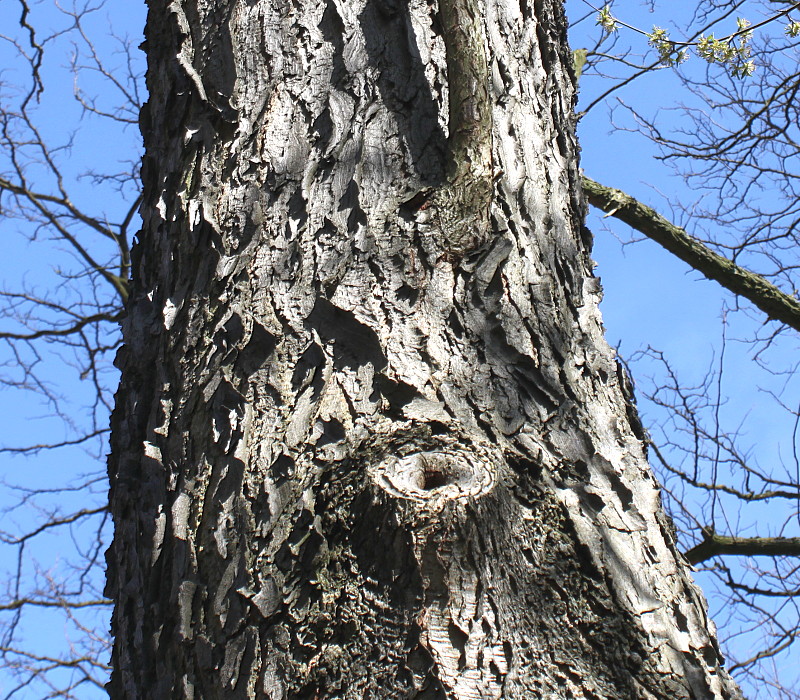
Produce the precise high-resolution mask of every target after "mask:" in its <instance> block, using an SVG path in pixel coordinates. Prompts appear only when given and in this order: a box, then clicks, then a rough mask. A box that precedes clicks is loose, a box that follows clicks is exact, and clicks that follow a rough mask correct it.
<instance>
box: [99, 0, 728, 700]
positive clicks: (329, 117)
mask: <svg viewBox="0 0 800 700" xmlns="http://www.w3.org/2000/svg"><path fill="white" fill-rule="evenodd" d="M445 4H446V6H445ZM459 12H466V13H467V15H470V16H471V21H472V22H473V24H472V25H470V26H471V27H472V28H471V29H469V31H466V30H465V36H466V39H465V40H466V42H467V44H468V45H469V44H470V42H472V43H473V45H474V43H475V42H479V43H480V42H482V43H485V47H483V53H481V54H480V55H478V54H476V55H474V56H473V58H474V60H473V61H472V62H471V63H470V64H469V65H468V66H467V68H469V70H473V69H474V71H475V74H474V77H473V78H470V77H469V76H468V75H467V74H468V73H469V70H468V71H462V73H461V74H459V75H460V76H461V78H459V80H461V79H462V78H463V79H465V80H468V81H469V80H472V81H473V84H474V89H473V90H472V93H470V91H469V90H467V91H466V92H463V86H460V87H459V88H458V89H459V90H462V93H459V94H461V97H459V99H458V100H454V99H451V95H449V94H448V84H449V80H448V75H450V78H451V82H456V73H455V71H456V70H458V67H457V66H454V65H453V62H454V60H455V59H454V58H453V54H452V52H451V48H452V46H454V45H455V46H456V49H457V45H458V41H456V42H455V44H453V43H452V41H451V39H452V37H450V36H445V35H446V34H447V33H448V32H449V31H451V29H449V28H448V26H447V23H448V22H450V23H451V25H452V17H453V16H454V13H455V16H458V13H459ZM447 18H449V19H447ZM445 20H446V21H445ZM464 22H465V20H463V19H462V20H458V21H456V25H457V26H458V27H463V26H465V25H464ZM475 37H478V38H477V39H476V38H475ZM448 42H450V43H448ZM146 49H147V53H148V56H149V71H148V87H149V89H150V95H151V96H150V101H149V103H148V105H147V106H146V107H145V109H144V111H143V113H142V131H143V134H144V137H145V146H146V155H145V159H144V163H143V180H144V186H145V190H144V191H145V194H144V205H143V209H142V212H143V219H144V223H143V229H142V231H141V233H140V240H139V243H138V245H137V246H136V249H135V253H134V282H133V286H132V292H131V299H130V302H129V307H128V308H129V314H128V318H127V320H126V322H125V328H124V334H125V343H126V345H125V347H124V348H123V349H122V350H121V351H120V354H119V357H118V364H119V366H120V368H121V369H122V373H123V379H122V384H121V387H120V390H119V394H118V397H117V408H116V410H115V412H114V415H113V418H112V429H113V439H112V455H111V457H110V462H109V465H110V466H109V470H110V477H111V484H112V490H111V507H112V511H113V516H114V521H115V524H116V533H115V538H114V542H113V544H112V546H111V548H110V550H109V553H108V564H109V578H108V594H109V595H110V596H111V597H113V598H114V600H115V601H116V607H115V612H114V617H113V634H114V636H115V642H114V651H113V666H114V671H113V675H112V679H111V682H110V685H109V688H110V692H111V695H112V697H113V698H125V699H133V698H137V699H144V698H147V699H151V698H204V699H214V698H269V699H270V700H278V699H288V698H292V699H294V698H301V699H308V700H313V699H318V700H319V699H322V698H345V699H356V698H358V699H361V698H370V699H372V698H428V699H434V698H453V699H458V700H461V699H467V698H470V699H474V698H653V699H656V698H658V699H661V698H663V699H665V700H666V699H669V700H676V699H680V698H697V699H700V698H703V699H705V698H736V697H740V696H739V693H738V690H737V689H736V687H735V685H734V684H733V683H732V681H731V680H730V678H729V677H728V676H727V674H726V673H725V671H724V670H723V669H722V668H721V658H720V654H719V651H718V649H717V646H716V642H715V640H714V634H713V625H712V623H711V622H710V621H709V620H708V618H707V616H706V607H705V603H704V601H703V599H702V597H701V595H700V593H699V592H698V590H697V588H696V587H695V585H694V584H693V583H692V581H691V579H690V576H689V573H688V571H687V567H686V564H685V562H684V561H683V560H682V558H681V557H680V555H679V554H677V553H676V549H675V542H674V535H673V532H672V529H671V525H670V523H669V522H668V520H667V519H666V517H665V515H664V513H663V511H662V509H661V504H660V499H659V492H658V488H657V486H656V484H655V483H654V480H653V477H652V475H651V472H650V470H649V467H648V465H647V463H646V460H645V456H644V454H643V447H642V444H641V442H640V441H639V439H637V436H636V434H635V432H634V429H633V428H632V427H631V419H629V418H628V415H629V406H628V405H627V403H626V401H625V398H624V395H623V392H622V390H621V388H620V383H619V379H618V374H617V371H616V367H615V361H614V357H613V352H612V351H611V350H610V349H609V347H608V346H607V345H606V343H605V341H604V340H603V335H602V327H601V322H600V316H599V313H598V309H597V303H598V299H599V296H600V290H599V285H598V282H597V280H596V279H595V278H594V277H593V276H592V273H591V260H590V258H589V247H590V236H589V234H588V232H587V231H586V230H585V229H584V228H583V224H582V221H583V215H584V205H583V202H582V199H581V187H580V177H579V171H578V152H577V146H576V142H575V137H574V133H573V125H572V110H573V86H572V82H571V79H570V77H569V76H570V72H569V65H570V61H571V56H570V53H569V51H568V49H567V46H566V41H565V21H564V17H563V15H562V10H561V5H560V2H558V1H557V0H536V1H535V2H532V3H530V4H529V3H528V2H526V0H442V6H441V7H440V6H439V5H437V3H436V2H435V0H410V1H409V2H404V1H402V0H303V2H297V1H293V0H173V1H172V2H167V1H166V0H151V1H150V13H149V18H148V25H147V41H146ZM448 56H449V57H448ZM481 61H483V64H481ZM481 65H484V66H485V68H481ZM482 71H483V77H484V78H485V82H484V83H481V75H482V73H481V72H482ZM465 75H467V77H466V78H464V76H465ZM481 91H483V93H482V92H481ZM481 94H485V95H486V98H485V99H483V98H481V97H480V95H481ZM470 95H472V96H476V97H475V102H474V104H472V103H470ZM454 104H455V105H456V108H454V106H453V105H454ZM458 105H461V106H462V107H463V109H461V110H459V109H457V107H458ZM471 105H472V106H471ZM487 105H488V110H487ZM472 107H474V109H472ZM454 109H455V112H454ZM459 115H460V116H459ZM470 119H472V122H470ZM482 124H483V125H487V124H488V128H489V129H490V132H488V134H487V132H486V130H485V129H483V127H482V126H481V125H482ZM469 129H473V132H472V133H473V134H475V135H476V136H475V138H476V139H477V141H472V140H470V138H468V136H469V134H468V133H467V132H469ZM482 129H483V131H482ZM449 131H450V132H453V133H450V134H448V132H449ZM456 132H458V133H456ZM464 134H466V135H467V137H466V138H465V137H464ZM487 144H488V146H487ZM459 149H461V152H462V153H467V154H468V156H467V157H468V158H469V159H470V162H469V164H468V165H466V166H464V165H463V163H461V165H459V167H458V168H457V167H455V165H454V158H455V154H456V153H457V152H459ZM469 154H471V155H469ZM459 178H461V179H459ZM463 178H466V179H467V180H468V181H469V182H470V183H472V184H470V186H469V187H467V188H466V189H464V190H462V194H458V196H451V195H452V192H453V190H452V188H453V186H454V185H458V183H459V182H463ZM475 183H478V184H477V185H476V184H475ZM480 183H483V185H481V184H480ZM487 183H488V187H489V189H488V190H486V188H485V187H486V185H487ZM482 187H483V188H484V189H481V188H482ZM448 188H450V189H449V190H448ZM464 192H467V194H463V193H464ZM487 192H488V194H487ZM476 193H477V194H476ZM459 198H460V199H461V200H462V201H463V202H466V203H465V205H464V206H465V211H466V214H465V215H464V216H462V214H464V211H461V210H459V208H458V207H459V206H460V205H459V203H458V202H459ZM476 202H477V204H476V205H475V206H472V204H475V203H476ZM471 203H472V204H471ZM470 206H472V209H470ZM481 207H486V209H485V214H484V213H482V212H484V209H481ZM484 217H485V218H484ZM459 221H462V224H459ZM459 227H461V228H459ZM634 422H635V421H634Z"/></svg>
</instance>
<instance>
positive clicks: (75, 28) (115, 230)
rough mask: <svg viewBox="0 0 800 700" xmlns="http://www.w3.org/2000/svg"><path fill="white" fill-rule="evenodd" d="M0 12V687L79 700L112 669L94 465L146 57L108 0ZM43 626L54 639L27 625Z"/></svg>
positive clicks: (132, 223)
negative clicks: (98, 145) (120, 33)
mask: <svg viewBox="0 0 800 700" xmlns="http://www.w3.org/2000/svg"><path fill="white" fill-rule="evenodd" d="M45 10H47V12H45ZM0 14H2V15H3V19H4V21H3V27H4V30H5V32H6V33H5V34H4V35H2V37H1V38H2V47H0V50H2V52H3V53H2V55H3V56H4V65H6V66H7V70H6V71H5V72H4V74H3V82H2V83H0V222H1V223H2V230H3V233H4V242H5V244H6V251H7V253H8V252H11V257H7V258H6V263H5V269H4V275H3V276H4V280H5V281H4V286H3V288H2V289H0V315H1V317H2V323H1V325H0V342H1V343H2V374H0V382H2V386H3V387H4V388H5V393H6V397H7V405H9V406H10V405H13V404H16V405H17V406H18V407H19V409H18V410H19V414H18V415H13V416H12V415H9V416H8V422H7V424H6V430H5V431H4V435H3V438H4V441H3V445H2V447H0V453H2V454H3V455H4V456H5V459H6V460H8V464H9V465H11V464H15V465H16V466H17V468H16V469H13V470H12V469H9V470H8V472H7V473H8V475H9V476H8V477H7V478H10V480H9V481H6V482H4V484H3V488H4V496H3V501H2V502H3V526H2V531H0V542H2V551H3V560H4V562H8V564H9V565H10V566H9V568H8V569H7V570H6V571H5V572H4V573H5V578H6V585H5V586H4V588H3V590H2V592H0V654H1V655H2V667H3V674H2V677H0V678H1V680H0V688H2V695H3V697H33V696H36V697H83V698H85V697H89V695H87V693H90V692H91V691H90V690H89V689H90V688H95V689H97V691H98V692H101V691H102V688H103V685H104V683H105V681H106V677H107V673H108V664H107V657H108V644H109V643H108V638H107V628H108V614H109V601H108V600H107V599H106V598H105V597H104V595H103V593H102V587H103V579H104V568H105V567H104V550H105V548H106V547H107V544H108V535H109V522H108V517H107V513H108V502H107V480H106V476H105V473H104V469H103V466H102V464H103V459H104V455H105V453H106V452H107V434H108V428H107V424H108V414H109V411H110V409H111V405H112V393H113V391H114V387H115V384H116V382H117V381H118V379H117V378H118V373H117V371H116V370H115V369H114V368H113V367H112V364H111V363H112V360H113V355H114V353H115V352H116V349H117V346H118V345H119V326H118V324H119V321H120V319H121V317H122V309H123V305H124V303H125V300H126V298H127V294H128V291H127V290H128V277H129V268H130V238H131V233H132V228H135V227H136V226H138V218H137V216H136V211H137V209H138V205H139V179H138V163H137V147H136V142H137V140H138V139H137V132H136V129H135V126H134V125H135V124H137V122H138V110H139V102H140V95H139V93H138V90H139V79H140V78H139V70H140V67H139V64H140V63H141V61H140V60H139V58H138V57H137V56H136V55H135V54H134V53H132V47H131V42H130V41H129V40H128V39H126V38H121V37H117V36H115V35H114V34H113V30H110V28H109V25H108V17H107V15H106V12H105V10H104V9H103V4H102V3H91V2H86V3H74V4H73V5H72V6H71V7H70V8H66V7H60V8H58V10H57V11H56V10H54V9H53V8H38V7H36V6H31V5H29V4H28V2H27V1H26V0H19V2H17V3H16V5H14V3H5V4H4V6H3V8H2V9H1V10H0ZM48 27H52V29H48ZM109 32H111V33H109ZM97 37H102V44H103V45H102V46H98V45H97V44H96V43H95V39H96V38H97ZM5 58H7V59H8V60H7V63H6V62H5ZM63 62H67V65H64V66H62V67H59V63H63ZM59 71H60V72H59ZM70 74H71V77H72V79H73V80H74V83H73V86H71V87H72V90H71V92H72V94H71V95H70V94H69V92H70V90H69V87H70V86H69V83H67V88H68V90H67V91H66V92H67V94H65V90H64V87H65V85H64V78H65V77H67V78H68V79H69V76H70ZM130 127H133V128H130ZM87 140H91V141H95V142H96V141H97V140H106V143H107V145H106V147H105V148H104V151H105V156H106V157H105V158H104V159H103V160H102V161H100V160H98V159H96V158H95V159H94V160H93V161H92V162H87V160H86V157H85V156H84V155H83V153H84V152H85V151H86V150H87ZM88 150H89V151H91V149H88ZM32 420H36V424H37V426H38V427H37V429H36V430H35V431H33V430H31V429H29V428H26V427H25V426H24V423H25V422H27V421H32ZM11 426H17V427H15V428H11ZM27 435H34V437H24V436H27ZM12 459H14V461H13V462H12V461H11V460H12ZM21 465H24V470H20V469H19V466H21ZM12 471H13V473H14V476H11V474H12ZM41 626H46V627H47V628H49V629H51V630H54V631H55V630H58V633H57V634H49V635H41V634H36V633H34V632H33V630H35V629H37V628H39V627H41Z"/></svg>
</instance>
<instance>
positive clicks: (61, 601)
mask: <svg viewBox="0 0 800 700" xmlns="http://www.w3.org/2000/svg"><path fill="white" fill-rule="evenodd" d="M24 19H25V16H23V20H24ZM34 36H35V35H34ZM42 36H43V35H42ZM42 36H40V37H39V39H40V41H39V42H38V43H40V44H45V43H46V42H43V41H41V39H42ZM23 37H25V38H27V36H26V35H23ZM35 43H36V42H35ZM30 55H31V57H32V59H33V63H32V65H34V66H35V63H36V57H37V55H38V54H37V53H36V52H35V51H31V52H30ZM32 75H35V73H32ZM589 75H591V71H589ZM119 76H120V74H119V73H114V75H113V76H112V77H114V78H115V79H117V80H119ZM585 81H586V78H584V79H583V81H582V86H584V84H588V83H585ZM584 89H586V88H585V87H584ZM129 94H133V93H129ZM20 99H22V98H20ZM84 101H85V100H84ZM88 106H90V107H92V106H94V107H96V106H97V103H94V104H92V103H88ZM97 111H98V112H106V113H108V112H110V110H109V109H108V108H104V109H103V108H101V109H98V110H97ZM50 143H53V142H50ZM50 150H52V151H54V152H56V149H53V148H51V149H50ZM38 189H39V190H45V191H47V192H50V191H51V190H46V189H45V187H40V188H38ZM7 193H8V191H7ZM134 198H135V195H134ZM6 201H8V200H6ZM129 201H131V202H132V201H133V200H132V199H129ZM417 204H419V202H415V203H413V206H416V205H417ZM420 207H421V208H422V207H424V208H422V211H423V212H424V211H427V210H428V208H429V207H426V206H425V202H423V203H422V204H421V205H420ZM84 210H85V208H84ZM88 218H89V219H98V220H102V219H103V218H105V217H98V216H95V217H88ZM125 218H126V216H124V215H123V216H121V217H120V220H121V221H124V220H125ZM128 221H130V219H128ZM128 226H129V224H128V223H126V224H125V227H124V228H127V227H128ZM72 230H74V229H72ZM112 230H114V231H115V232H116V231H118V230H119V229H118V228H116V229H115V228H112ZM93 245H97V244H96V243H94V244H93ZM92 251H94V248H92ZM88 269H89V270H91V271H92V274H94V275H95V276H97V277H98V278H103V275H102V271H106V272H107V271H108V270H109V269H113V270H114V273H115V274H118V273H117V270H119V269H120V268H119V266H118V262H117V263H115V264H114V265H111V266H109V265H106V264H105V263H104V264H102V265H95V266H89V268H88ZM84 279H86V277H85V276H84ZM97 286H98V287H101V286H102V284H99V285H97ZM112 307H113V304H112ZM70 308H73V305H70ZM93 313H94V312H92V311H90V310H88V309H87V311H86V313H84V314H83V316H84V318H87V319H88V321H87V327H89V328H91V327H93V325H92V324H93V321H94V320H103V319H92V318H91V317H92V314H93ZM113 313H114V312H112V313H111V314H110V315H113ZM103 318H105V317H103ZM48 323H49V321H48ZM73 325H74V324H73ZM45 327H46V325H45ZM40 328H41V326H37V327H36V328H34V329H33V331H34V332H36V330H38V329H40ZM78 330H80V329H78ZM100 345H101V344H98V346H100ZM108 345H113V341H112V342H109V343H108ZM622 376H623V378H624V375H622ZM705 395H708V392H706V394H705ZM101 424H102V419H101ZM75 437H77V436H76V435H73V436H72V439H75ZM100 449H101V450H103V449H104V448H102V447H101V448H100ZM59 500H60V501H62V502H63V500H64V497H63V495H62V496H59ZM100 503H102V502H100ZM78 510H85V509H83V508H78V509H76V511H78ZM58 519H59V520H63V521H65V522H69V520H70V516H67V517H64V513H60V514H59V515H58ZM33 530H34V528H31V531H33ZM48 530H49V529H48ZM15 536H16V533H15ZM25 542H28V540H27V539H25ZM90 561H96V560H92V559H91V558H90ZM59 579H60V577H59ZM65 592H66V593H69V591H64V590H63V587H62V591H61V592H60V593H59V595H58V596H54V597H51V598H50V599H49V600H54V601H56V602H57V604H58V605H59V606H60V609H61V610H67V611H70V608H68V607H67V606H66V605H65V603H66V601H68V600H75V599H71V598H69V596H67V595H65V594H64V593H65ZM24 598H25V596H24V595H23V596H20V595H19V590H18V591H16V592H12V595H10V596H9V601H10V605H9V607H11V608H14V609H16V610H22V609H23V608H20V607H19V605H20V602H21V603H22V605H23V606H24V608H25V609H27V608H28V607H29V606H30V605H31V604H35V603H36V602H37V600H39V601H40V602H41V600H40V599H37V598H35V597H34V596H31V597H30V600H29V601H27V602H26V601H25V600H24ZM21 599H22V600H21ZM77 600H80V599H77ZM749 600H752V598H750V597H745V598H744V601H745V602H747V601H749ZM84 602H85V600H84ZM98 602H99V601H98ZM69 614H70V615H73V614H74V613H73V612H72V611H71V612H69ZM12 629H13V631H14V633H15V634H16V635H18V634H19V631H20V629H19V627H18V626H16V627H13V628H12ZM99 632H100V635H101V636H102V632H103V629H102V624H101V626H100V629H99ZM24 653H25V651H24V650H23V657H17V658H24ZM11 658H12V656H11V655H9V653H8V650H7V652H6V659H7V660H8V659H11ZM87 658H92V654H89V655H87ZM73 660H74V657H73ZM33 661H36V659H27V661H25V662H24V663H22V664H21V666H24V667H25V668H24V670H25V672H26V673H28V672H32V673H34V674H35V675H36V677H37V678H38V679H42V678H45V677H46V676H45V674H44V673H43V671H44V670H45V669H46V667H47V666H48V665H49V664H51V663H55V662H56V661H57V660H56V659H48V658H44V659H41V658H40V659H39V660H38V661H39V663H40V665H39V666H38V667H36V668H34V667H33V665H32V662H33ZM84 663H86V662H85V661H84ZM25 677H29V676H23V678H25ZM77 677H79V678H80V675H79V676H77ZM87 677H88V676H87ZM62 678H63V677H62Z"/></svg>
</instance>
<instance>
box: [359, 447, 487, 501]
mask: <svg viewBox="0 0 800 700" xmlns="http://www.w3.org/2000/svg"><path fill="white" fill-rule="evenodd" d="M485 457H486V455H482V454H479V453H478V454H476V453H473V452H470V451H467V450H460V449H457V448H453V447H449V448H443V449H434V450H431V451H425V452H412V453H410V454H406V455H404V456H402V457H397V456H390V457H387V458H386V459H384V460H383V461H382V462H381V463H380V464H379V465H378V466H377V467H375V468H374V469H373V470H372V471H373V478H374V480H375V482H376V483H377V484H378V485H379V486H380V487H381V488H382V489H384V490H385V491H387V492H388V493H390V494H392V495H393V496H396V497H399V498H405V499H410V500H412V501H439V502H445V501H453V500H462V499H467V498H478V497H480V496H483V495H485V494H486V493H488V492H489V491H491V490H492V487H493V486H494V483H495V476H496V472H497V467H496V466H495V465H494V464H493V463H492V462H491V461H489V460H487V459H486V458H485Z"/></svg>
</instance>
